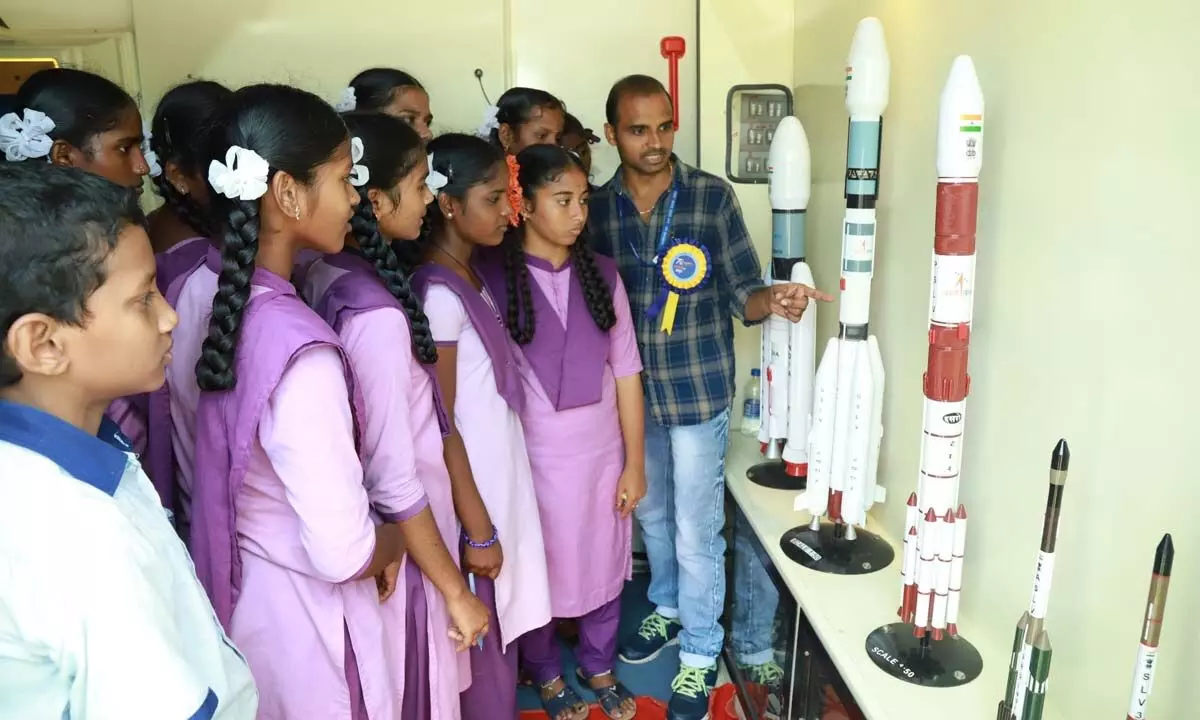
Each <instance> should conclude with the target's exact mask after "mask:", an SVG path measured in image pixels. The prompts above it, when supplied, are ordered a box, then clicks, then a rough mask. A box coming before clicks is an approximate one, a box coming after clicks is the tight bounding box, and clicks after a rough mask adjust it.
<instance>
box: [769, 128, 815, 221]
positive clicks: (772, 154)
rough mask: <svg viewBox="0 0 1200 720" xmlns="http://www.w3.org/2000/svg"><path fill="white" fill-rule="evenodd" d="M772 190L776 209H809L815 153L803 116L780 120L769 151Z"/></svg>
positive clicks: (772, 200) (770, 187)
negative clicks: (802, 119) (810, 147)
mask: <svg viewBox="0 0 1200 720" xmlns="http://www.w3.org/2000/svg"><path fill="white" fill-rule="evenodd" d="M767 177H768V180H767V182H768V194H769V195H770V198H771V209H772V210H807V209H808V200H809V196H810V194H811V192H812V154H811V151H810V149H809V146H808V135H807V134H806V133H805V132H804V126H803V125H801V124H800V120H799V119H797V118H795V117H792V116H788V117H785V118H783V119H782V120H780V121H779V125H778V126H777V127H776V128H775V137H774V139H773V140H771V149H770V151H769V152H768V154H767Z"/></svg>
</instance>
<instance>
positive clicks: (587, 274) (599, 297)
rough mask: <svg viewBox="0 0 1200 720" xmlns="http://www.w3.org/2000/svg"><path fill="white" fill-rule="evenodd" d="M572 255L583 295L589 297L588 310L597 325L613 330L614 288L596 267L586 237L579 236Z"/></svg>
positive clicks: (615, 322) (614, 312)
mask: <svg viewBox="0 0 1200 720" xmlns="http://www.w3.org/2000/svg"><path fill="white" fill-rule="evenodd" d="M571 255H572V257H574V259H575V274H576V277H578V278H579V284H580V285H581V286H582V287H583V296H584V297H585V298H587V305H588V312H590V313H591V314H592V319H593V320H595V321H596V327H598V328H600V329H601V330H603V331H604V332H608V331H609V330H612V328H613V326H614V325H616V324H617V313H616V311H615V310H613V300H612V288H610V287H609V286H608V283H607V282H605V281H604V277H603V276H602V275H601V274H600V268H598V267H596V256H595V255H593V254H592V249H591V248H589V247H588V244H587V241H586V239H585V238H582V237H581V238H579V239H578V240H576V242H575V244H574V245H572V246H571Z"/></svg>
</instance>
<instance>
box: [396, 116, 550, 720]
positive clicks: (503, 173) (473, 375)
mask: <svg viewBox="0 0 1200 720" xmlns="http://www.w3.org/2000/svg"><path fill="white" fill-rule="evenodd" d="M428 151H429V153H430V156H431V160H430V163H429V164H430V165H431V171H430V174H431V175H432V176H433V178H434V180H435V184H437V185H439V186H440V187H439V189H438V191H437V194H436V199H435V201H434V202H433V203H431V204H430V206H429V211H428V213H427V214H426V216H425V225H426V228H425V234H424V235H423V237H422V241H421V242H420V243H419V244H418V243H408V244H409V245H414V246H417V247H419V248H420V249H421V250H422V251H423V261H424V262H423V264H421V265H419V266H418V267H417V269H416V271H415V272H414V273H413V287H414V288H416V290H417V292H418V293H420V295H421V300H422V302H423V303H424V305H425V313H426V314H427V315H428V317H429V326H430V330H431V331H432V333H433V339H434V341H435V342H436V343H437V351H438V352H437V374H438V385H439V386H440V388H441V391H442V397H443V399H444V404H445V408H446V413H447V415H448V420H449V424H448V429H449V431H450V432H449V435H447V437H446V440H445V443H444V444H445V448H446V452H445V458H446V464H447V466H448V467H449V470H450V476H451V478H453V483H454V492H455V508H456V509H457V511H458V516H459V519H460V520H461V521H462V526H463V538H462V544H463V564H464V565H465V568H464V569H465V570H466V571H467V572H468V573H470V574H471V576H472V577H473V579H474V583H475V590H476V592H477V593H478V595H479V599H480V600H482V601H483V602H484V604H486V605H488V609H489V610H491V611H492V612H493V615H492V618H491V620H490V623H489V628H490V630H489V632H488V635H487V637H485V638H484V641H483V645H482V647H472V648H471V687H470V688H468V689H467V691H466V692H465V693H463V695H462V714H463V720H515V719H516V717H517V698H516V695H517V639H518V638H520V637H521V636H522V635H524V634H525V633H526V632H528V631H530V630H534V629H536V628H539V627H541V626H543V625H545V624H546V623H548V622H550V589H549V586H548V582H547V578H546V549H545V547H544V546H543V544H542V528H541V524H540V523H538V522H537V498H536V496H535V495H534V490H533V479H532V475H531V471H530V469H529V458H528V457H527V456H526V454H525V440H524V433H523V432H522V429H521V419H520V411H521V406H522V404H523V402H524V395H523V389H522V387H521V378H520V376H519V375H518V373H517V367H516V358H515V356H514V355H513V349H512V346H511V343H510V342H509V340H508V336H507V333H506V330H505V328H504V324H503V321H502V319H501V316H500V312H499V308H500V304H499V302H497V301H498V300H499V299H500V298H499V297H498V296H494V295H492V294H491V293H489V292H488V290H487V288H485V287H484V286H483V284H482V283H481V281H480V279H479V275H478V271H477V267H478V266H477V260H478V255H479V254H480V253H481V252H483V251H485V250H487V249H489V248H491V249H494V248H495V247H496V246H498V245H499V244H500V243H501V241H503V240H504V233H505V230H506V229H507V228H508V227H509V224H510V222H511V218H512V212H511V209H510V208H511V205H510V203H509V191H510V174H509V168H508V164H507V163H506V162H505V157H504V155H503V153H502V152H501V151H500V149H499V148H496V147H494V146H492V145H491V144H489V143H488V142H487V141H486V140H483V139H482V138H479V137H475V136H471V135H461V134H456V133H447V134H445V135H440V136H438V137H436V138H434V140H433V142H431V143H429V146H428ZM464 461H465V462H464ZM479 498H482V504H479V503H478V499H479ZM501 547H503V552H501Z"/></svg>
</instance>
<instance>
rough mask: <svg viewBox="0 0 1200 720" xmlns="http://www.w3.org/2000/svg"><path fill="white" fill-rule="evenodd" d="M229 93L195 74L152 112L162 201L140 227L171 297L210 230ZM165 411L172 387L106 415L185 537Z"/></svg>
mask: <svg viewBox="0 0 1200 720" xmlns="http://www.w3.org/2000/svg"><path fill="white" fill-rule="evenodd" d="M231 97H233V91H231V90H229V89H228V88H226V87H225V86H223V85H220V84H219V83H215V82H211V81H207V80H196V81H193V82H188V83H184V84H183V85H179V86H177V87H174V88H172V89H171V90H169V91H167V94H166V95H164V96H163V98H162V100H161V101H159V103H158V108H157V110H155V113H154V120H153V121H152V123H151V134H150V136H149V137H148V138H147V141H148V143H147V144H148V146H149V149H150V151H151V152H152V153H154V155H155V160H156V162H157V163H158V167H157V173H152V174H151V181H152V182H153V184H154V189H155V191H156V192H157V193H158V195H159V197H161V198H162V199H163V205H162V206H160V207H159V208H158V209H157V210H155V211H154V212H152V213H150V215H149V216H148V217H147V218H146V220H147V222H146V228H147V231H148V232H149V234H150V244H151V246H152V247H153V248H154V251H155V252H156V253H157V256H156V260H157V264H158V290H159V292H161V293H162V294H163V295H164V296H167V295H172V296H173V291H172V290H171V284H172V282H173V281H174V280H175V279H176V277H178V275H179V274H180V273H182V272H185V271H186V270H188V269H190V268H192V267H195V265H196V263H197V262H199V260H200V259H201V258H202V257H203V256H204V254H205V252H206V251H207V248H208V245H209V236H211V235H212V234H213V231H212V227H211V224H212V221H211V219H210V218H209V191H208V182H207V180H205V173H206V172H207V171H208V167H207V163H208V157H207V156H208V134H209V132H210V128H211V127H212V122H213V118H214V116H215V115H216V113H217V111H218V110H219V109H220V106H221V104H222V103H224V102H227V101H228V100H229V98H231ZM170 412H171V402H170V391H169V390H168V389H167V387H166V386H165V385H164V386H163V387H161V388H159V389H158V390H156V391H155V392H153V393H150V394H149V395H138V396H135V397H129V398H120V399H118V400H117V401H115V402H114V403H113V405H112V407H111V408H109V412H108V415H109V417H111V418H113V419H114V420H115V421H117V423H118V424H119V425H120V426H121V430H122V431H123V432H124V433H125V434H126V435H128V436H129V437H130V438H131V439H132V441H133V444H134V448H135V449H136V450H137V451H138V452H139V453H140V454H141V455H142V464H143V465H144V466H145V469H146V473H147V474H148V475H149V476H150V480H151V481H152V482H153V483H154V486H155V488H156V489H157V490H158V494H159V497H160V498H161V499H162V501H163V506H164V507H166V508H167V509H168V510H170V511H171V512H172V514H173V516H174V519H175V523H176V527H177V528H179V530H180V534H181V536H182V537H184V538H185V539H186V538H187V525H186V513H185V512H183V510H184V509H183V508H181V507H180V502H179V498H178V493H177V489H176V471H175V460H174V456H173V454H172V438H171V433H172V428H171V418H170ZM148 428H151V429H154V430H156V431H158V430H161V432H151V431H148Z"/></svg>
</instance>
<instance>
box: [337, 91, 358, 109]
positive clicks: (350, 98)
mask: <svg viewBox="0 0 1200 720" xmlns="http://www.w3.org/2000/svg"><path fill="white" fill-rule="evenodd" d="M357 108H358V96H357V95H355V93H354V88H352V87H348V88H346V89H345V90H342V99H341V100H338V101H337V102H336V103H335V104H334V106H333V109H334V110H337V111H338V112H340V113H344V112H351V111H353V110H355V109H357Z"/></svg>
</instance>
